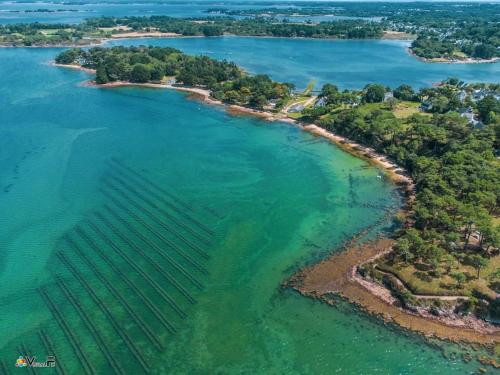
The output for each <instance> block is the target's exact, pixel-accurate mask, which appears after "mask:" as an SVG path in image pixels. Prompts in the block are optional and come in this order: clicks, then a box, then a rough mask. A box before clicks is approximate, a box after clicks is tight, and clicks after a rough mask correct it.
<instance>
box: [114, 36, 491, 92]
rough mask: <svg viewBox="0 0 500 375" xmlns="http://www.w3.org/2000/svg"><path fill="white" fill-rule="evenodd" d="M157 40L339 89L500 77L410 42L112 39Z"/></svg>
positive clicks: (281, 77)
mask: <svg viewBox="0 0 500 375" xmlns="http://www.w3.org/2000/svg"><path fill="white" fill-rule="evenodd" d="M108 44H109V45H114V44H126V45H131V44H154V45H160V46H171V47H176V48H179V49H181V50H183V51H185V52H187V53H190V54H206V55H208V56H211V57H214V58H218V59H227V60H232V61H235V62H236V63H237V64H238V65H241V66H243V67H244V68H245V69H247V70H248V71H249V72H251V73H262V74H269V75H270V76H271V77H273V78H274V79H276V80H279V81H288V82H293V83H294V84H295V85H296V86H297V88H305V87H306V85H307V83H308V82H310V81H314V82H316V89H319V88H321V86H322V85H323V84H324V83H334V84H336V85H338V86H339V87H340V88H349V89H350V88H362V87H364V86H365V85H366V84H367V83H372V82H375V83H382V84H385V85H388V86H390V87H392V88H395V87H397V86H398V85H400V84H402V83H407V84H410V85H412V86H413V87H416V88H419V87H426V86H431V85H432V84H433V83H436V82H440V81H442V80H443V79H446V78H448V77H459V78H460V79H463V80H466V81H474V82H476V81H483V82H500V81H499V79H500V78H499V77H500V64H499V63H495V64H442V63H425V62H422V61H419V60H417V59H415V58H414V57H412V56H410V55H409V54H408V53H407V51H406V48H407V47H408V45H409V43H408V42H407V41H398V40H377V41H375V40H311V39H284V38H251V37H250V38H246V37H215V38H172V39H148V40H144V39H139V40H127V41H117V42H111V43H108Z"/></svg>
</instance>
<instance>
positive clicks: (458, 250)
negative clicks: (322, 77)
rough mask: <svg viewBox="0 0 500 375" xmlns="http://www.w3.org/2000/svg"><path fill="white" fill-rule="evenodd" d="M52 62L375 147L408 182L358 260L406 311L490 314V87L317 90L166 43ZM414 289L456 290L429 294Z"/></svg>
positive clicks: (496, 104)
mask: <svg viewBox="0 0 500 375" xmlns="http://www.w3.org/2000/svg"><path fill="white" fill-rule="evenodd" d="M56 63H57V64H63V65H69V66H75V65H76V66H79V67H83V68H88V69H93V70H95V71H96V78H95V82H96V84H97V85H106V84H109V83H110V82H111V83H112V82H124V83H136V84H148V85H158V87H162V86H170V87H181V88H197V89H201V90H206V91H207V93H209V95H210V96H211V97H212V98H213V99H215V100H218V101H221V102H223V103H227V104H232V105H234V104H236V105H240V106H242V107H245V108H251V109H252V110H254V111H263V112H265V113H270V114H273V115H274V116H276V118H284V117H287V118H290V119H294V120H298V121H300V123H302V124H306V125H307V124H315V125H316V126H319V127H321V128H323V129H325V130H327V131H329V132H332V133H333V134H337V135H340V136H344V137H346V138H347V139H350V140H352V141H355V142H357V143H358V144H360V145H363V146H365V147H369V148H370V149H373V150H375V151H376V152H378V153H380V154H383V155H385V156H386V157H387V158H389V159H390V160H391V161H392V162H394V163H395V164H397V165H398V166H400V167H402V168H404V170H405V171H406V173H407V174H408V176H409V177H410V178H411V180H412V181H413V182H414V186H412V187H411V189H412V191H411V192H409V194H410V196H411V197H410V199H409V200H408V208H407V210H406V213H405V214H404V215H401V216H398V217H397V220H398V221H399V226H398V227H399V229H398V230H397V231H396V233H395V234H394V236H395V239H396V243H395V245H394V246H393V247H392V251H391V252H389V253H388V254H386V255H384V256H383V257H381V258H379V259H377V260H376V261H375V262H372V263H369V264H364V265H363V266H362V267H359V269H358V271H357V272H359V274H360V275H361V276H362V277H364V278H367V279H369V280H371V281H374V282H378V283H379V284H380V285H382V286H384V287H385V288H387V289H388V290H389V291H390V292H391V293H392V295H393V296H394V298H395V299H396V300H397V301H398V303H399V304H400V306H402V307H403V308H405V309H408V310H409V311H418V309H425V310H426V311H431V312H432V313H434V314H438V315H439V314H454V316H460V315H462V316H465V315H470V314H472V315H474V316H476V317H478V318H479V319H487V320H497V319H499V318H500V301H499V299H498V298H497V294H498V293H500V255H499V252H500V250H499V249H500V219H499V202H500V200H499V197H500V162H499V159H498V155H499V150H500V85H498V84H467V83H464V82H462V81H460V80H459V79H456V78H450V79H448V80H446V81H444V82H442V83H441V84H440V85H438V86H436V87H429V88H423V89H421V90H419V91H414V90H413V89H412V87H410V86H408V85H401V86H399V87H397V88H395V89H393V90H391V89H390V88H387V87H385V86H383V85H379V84H369V85H367V86H366V87H365V88H364V89H362V90H343V91H341V90H339V89H338V88H337V87H336V86H335V85H332V84H326V85H324V86H323V88H322V89H321V91H320V93H319V95H318V96H312V94H311V87H309V88H308V89H307V90H305V91H304V92H301V93H297V92H295V93H294V92H293V89H294V86H293V85H292V84H288V83H280V82H275V81H274V80H272V79H271V78H269V77H268V76H267V75H255V76H252V75H249V74H246V73H245V72H244V71H243V70H242V69H240V68H239V67H238V66H236V65H235V64H234V63H232V62H228V61H217V60H214V59H211V58H209V57H205V56H189V55H186V54H184V53H182V52H181V51H179V50H176V49H173V48H161V47H145V46H139V47H113V48H101V47H94V48H90V49H88V50H84V49H70V50H67V51H64V52H62V53H61V54H59V55H58V56H57V57H56ZM418 295H431V296H458V298H456V299H453V300H452V301H446V302H443V301H441V300H440V299H436V300H432V299H431V302H429V300H427V299H425V298H424V299H422V298H418ZM461 297H463V298H461Z"/></svg>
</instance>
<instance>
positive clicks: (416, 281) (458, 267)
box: [377, 256, 500, 298]
mask: <svg viewBox="0 0 500 375" xmlns="http://www.w3.org/2000/svg"><path fill="white" fill-rule="evenodd" d="M377 267H378V268H379V269H381V270H383V271H389V272H391V273H393V274H395V275H396V276H398V278H399V279H400V280H401V281H402V282H403V283H404V284H405V285H406V286H408V288H410V289H411V290H412V291H413V292H414V293H416V294H423V295H441V296H444V295H450V296H451V295H468V294H470V293H471V292H472V291H473V290H478V291H480V292H481V293H484V294H486V295H488V296H490V297H492V298H495V295H496V293H495V291H494V290H492V289H491V288H490V287H489V285H488V284H489V283H490V280H489V276H490V275H491V274H492V273H494V272H495V271H496V270H498V269H499V267H500V256H496V257H492V258H490V261H489V263H488V266H487V267H485V268H483V269H481V272H480V275H479V276H480V277H479V279H476V276H477V270H476V269H475V268H473V267H472V266H469V265H464V264H461V263H458V262H455V264H454V265H453V266H452V269H451V272H450V274H453V273H458V272H462V273H464V274H466V275H468V280H467V281H466V282H465V283H464V285H463V287H462V288H458V286H457V282H456V280H455V279H453V278H452V277H451V276H450V275H447V274H446V265H445V264H441V265H440V266H439V267H438V271H439V272H440V273H441V276H440V277H437V278H431V279H429V280H427V279H423V278H422V277H419V275H422V274H424V273H425V272H422V271H421V270H418V269H417V268H416V267H415V266H414V265H405V264H404V263H397V264H394V265H392V264H388V263H386V262H380V263H378V264H377Z"/></svg>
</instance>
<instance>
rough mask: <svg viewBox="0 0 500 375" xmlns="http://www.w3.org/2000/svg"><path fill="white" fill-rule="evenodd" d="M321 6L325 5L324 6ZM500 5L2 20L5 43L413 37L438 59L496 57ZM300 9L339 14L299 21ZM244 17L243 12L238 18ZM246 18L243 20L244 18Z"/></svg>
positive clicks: (421, 50)
mask: <svg viewBox="0 0 500 375" xmlns="http://www.w3.org/2000/svg"><path fill="white" fill-rule="evenodd" d="M320 5H321V6H320ZM499 10H500V4H495V3H492V4H488V3H479V4H474V3H446V4H445V5H443V3H418V6H415V5H414V4H413V3H378V2H374V3H357V2H355V3H342V4H329V3H309V4H308V6H306V5H305V4H302V5H301V3H297V4H296V6H295V7H294V8H290V9H286V8H285V9H283V8H266V9H261V10H259V11H257V12H256V10H255V9H252V10H245V9H240V10H231V11H229V10H224V9H211V10H210V11H209V12H210V13H211V14H214V13H215V14H219V15H221V14H222V16H220V17H213V16H212V17H201V18H174V17H168V16H149V17H97V18H89V19H86V20H84V21H83V22H82V23H80V24H76V25H74V24H50V23H38V22H37V23H30V24H6V25H0V45H3V46H42V47H43V46H68V47H73V46H83V45H95V44H99V43H102V42H103V41H105V40H107V39H109V38H137V37H148V36H149V37H172V36H178V37H181V36H204V37H213V36H221V35H239V36H268V37H285V38H318V39H381V38H404V39H413V42H412V43H411V46H410V48H409V51H410V52H411V53H412V54H413V55H414V56H416V57H418V58H420V59H422V60H425V61H433V62H495V61H497V59H499V58H500V27H499V24H500V12H499ZM293 15H301V16H304V15H305V16H307V15H310V16H311V17H313V16H318V15H319V16H325V15H332V16H333V15H334V16H338V17H340V18H338V19H335V20H334V21H324V20H322V21H311V20H309V21H305V22H297V21H295V20H293V17H287V16H293ZM235 17H239V18H235ZM242 17H243V18H242Z"/></svg>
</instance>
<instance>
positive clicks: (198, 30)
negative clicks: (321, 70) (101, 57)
mask: <svg viewBox="0 0 500 375" xmlns="http://www.w3.org/2000/svg"><path fill="white" fill-rule="evenodd" d="M86 24H87V25H88V26H91V27H94V28H101V27H114V26H129V27H130V28H131V29H133V30H150V29H155V30H158V31H160V32H171V33H177V34H181V35H185V36H193V35H203V36H217V35H223V34H231V35H245V36H275V37H308V38H339V39H368V38H380V37H381V36H382V34H383V32H382V31H383V30H382V28H381V27H380V25H377V24H373V23H371V22H365V21H358V20H346V21H341V22H333V23H332V22H321V23H317V24H314V25H312V24H307V23H293V22H288V21H286V20H284V21H276V20H273V21H269V20H265V19H262V18H247V19H233V18H206V19H196V20H195V19H179V18H172V17H166V16H151V17H123V18H114V17H102V18H94V19H89V20H87V21H86Z"/></svg>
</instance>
